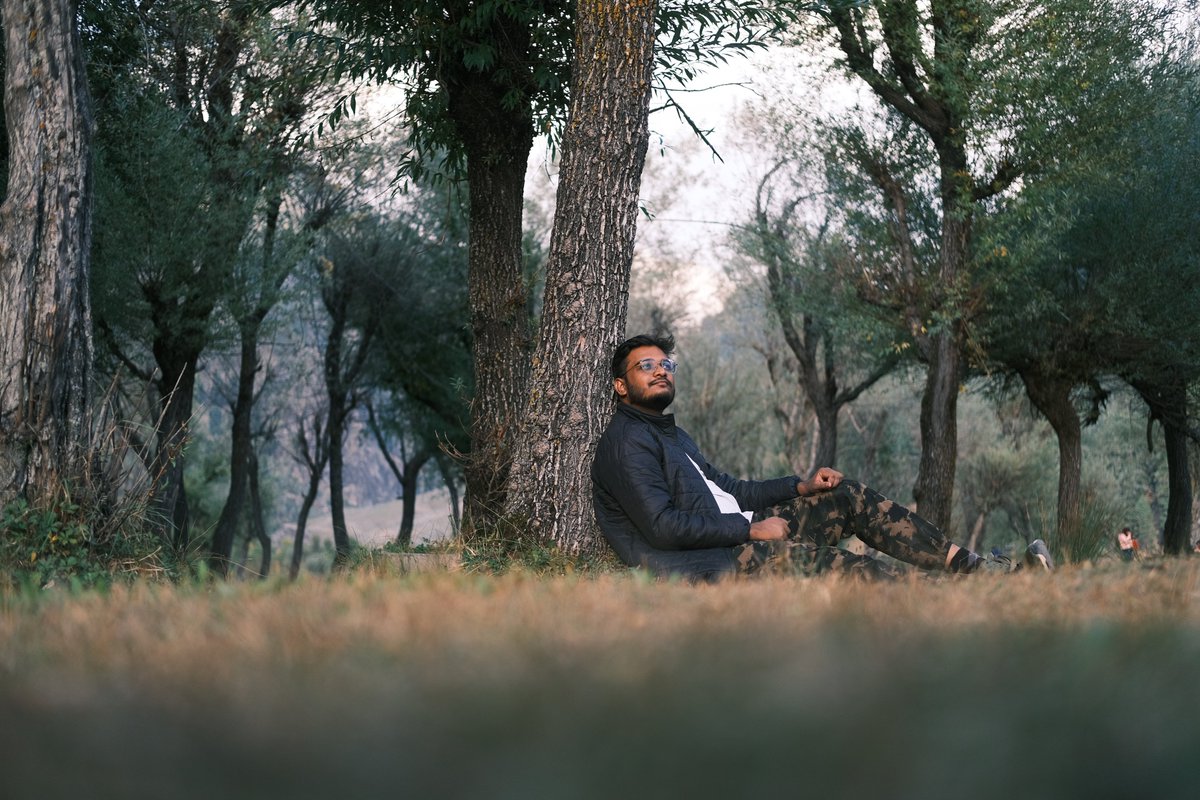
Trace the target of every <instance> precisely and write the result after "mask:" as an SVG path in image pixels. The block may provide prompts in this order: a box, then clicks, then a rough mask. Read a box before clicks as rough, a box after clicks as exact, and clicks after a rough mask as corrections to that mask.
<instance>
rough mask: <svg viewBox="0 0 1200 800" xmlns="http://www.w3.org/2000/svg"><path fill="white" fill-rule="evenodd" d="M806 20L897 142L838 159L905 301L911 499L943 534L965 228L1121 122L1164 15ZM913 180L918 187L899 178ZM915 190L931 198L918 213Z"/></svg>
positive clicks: (962, 318) (882, 11)
mask: <svg viewBox="0 0 1200 800" xmlns="http://www.w3.org/2000/svg"><path fill="white" fill-rule="evenodd" d="M818 15H819V18H820V20H821V25H820V26H819V29H820V32H821V33H822V34H823V35H824V36H826V37H827V38H823V39H821V41H822V42H827V43H829V44H832V45H833V46H834V47H836V49H837V51H838V52H839V53H840V58H841V61H840V64H841V66H843V67H844V68H845V70H846V71H847V72H848V73H849V74H850V75H852V76H854V77H855V78H856V79H857V80H859V81H861V82H862V84H863V85H865V86H866V87H867V88H868V89H869V90H870V91H871V93H872V94H873V95H874V97H875V98H877V100H878V101H879V103H880V106H881V108H882V110H883V112H884V115H885V121H886V122H887V124H888V125H890V126H892V130H893V131H895V132H897V133H898V134H899V135H900V138H901V139H902V140H903V141H905V142H907V143H908V146H906V147H905V148H904V149H902V150H899V151H895V150H893V151H885V150H882V149H879V148H876V147H871V146H865V147H864V146H852V147H849V148H846V149H845V151H844V152H845V154H846V156H847V158H848V159H850V160H851V161H853V162H854V163H855V164H857V165H858V169H859V170H861V172H862V174H863V175H864V176H865V177H867V178H869V179H870V180H871V181H872V182H873V183H874V184H875V186H876V188H877V191H878V193H879V197H880V199H881V200H882V204H883V205H882V208H883V210H884V211H885V213H884V215H883V217H882V219H885V220H886V223H887V224H888V225H889V226H890V230H891V232H892V235H893V238H894V243H893V253H894V254H895V256H894V261H893V265H892V266H893V268H892V269H891V270H889V271H888V272H887V273H885V274H881V275H878V276H873V279H874V280H876V281H878V282H879V285H882V286H886V293H887V294H888V295H895V294H900V295H903V296H904V297H905V299H906V302H905V303H904V304H903V305H904V306H905V313H906V318H905V319H904V320H903V325H904V327H905V328H906V329H907V330H908V331H909V332H910V335H911V336H912V338H913V341H914V342H915V343H916V345H917V348H918V350H919V353H920V355H921V357H922V359H923V360H924V361H926V362H927V363H928V372H927V375H928V378H927V382H926V387H925V393H924V397H923V400H922V405H921V437H922V458H921V464H920V468H919V470H918V475H917V482H916V486H915V487H914V495H915V497H916V499H917V502H918V504H919V506H920V509H921V513H922V515H923V516H925V517H927V518H928V519H930V520H931V521H933V522H935V523H936V524H939V525H942V526H946V525H948V524H949V522H950V511H951V500H952V497H953V487H954V472H955V462H956V450H957V423H956V417H957V414H956V407H957V402H958V394H959V386H960V384H961V383H962V381H963V379H964V377H965V374H966V372H965V363H964V353H965V348H966V345H967V342H968V326H969V324H970V322H971V321H972V318H973V316H974V314H976V313H977V311H978V309H979V308H980V303H981V301H982V294H981V293H982V292H983V291H984V289H985V287H983V286H982V285H981V283H980V281H979V277H978V270H977V269H976V267H975V262H974V256H975V252H974V247H975V223H976V220H977V218H979V217H980V216H981V215H986V214H987V213H990V210H991V209H992V207H993V206H994V204H995V203H996V202H997V201H998V200H999V199H1001V198H1002V196H1004V195H1005V193H1006V192H1009V190H1010V188H1011V187H1012V186H1013V185H1014V183H1016V182H1017V181H1018V180H1020V179H1023V178H1025V177H1027V176H1029V175H1032V174H1034V173H1036V172H1038V171H1040V170H1042V169H1044V168H1045V167H1046V166H1047V165H1048V164H1051V163H1053V162H1054V161H1055V160H1057V159H1060V158H1065V157H1069V156H1070V154H1071V153H1072V152H1075V151H1077V150H1079V149H1080V147H1081V146H1082V145H1084V144H1085V143H1086V140H1087V139H1088V138H1089V137H1090V136H1092V135H1094V134H1096V133H1099V132H1102V131H1104V130H1109V129H1111V127H1112V125H1113V123H1115V122H1117V121H1119V119H1120V118H1121V115H1122V114H1123V113H1125V112H1126V111H1127V110H1128V109H1127V108H1126V107H1124V106H1123V105H1122V104H1121V102H1120V96H1121V89H1122V87H1123V86H1124V85H1126V84H1127V83H1128V81H1127V80H1126V79H1127V78H1129V79H1132V78H1131V76H1130V70H1131V69H1134V68H1135V67H1136V65H1137V64H1138V63H1139V59H1140V58H1141V56H1142V55H1143V53H1144V52H1145V51H1146V46H1147V43H1148V42H1153V41H1155V40H1156V38H1157V37H1158V36H1159V35H1160V32H1161V29H1162V25H1163V20H1164V17H1165V16H1167V12H1165V11H1164V10H1162V9H1160V8H1158V7H1149V6H1145V5H1144V4H1135V3H1124V2H1116V1H1114V2H1104V3H1099V4H1097V3H1093V2H1090V1H1089V2H1071V3H1061V2H1056V3H1034V4H1030V3H1024V2H1015V0H950V2H935V3H932V4H928V5H927V4H924V3H919V2H916V1H915V0H904V1H903V2H884V1H883V0H879V1H878V2H867V3H860V2H829V3H824V4H822V6H821V8H820V10H819V11H818ZM1134 71H1136V70H1134ZM848 134H849V135H848V136H847V137H845V138H843V139H842V141H843V142H848V143H850V144H851V145H858V144H861V143H864V142H865V143H869V141H870V136H869V131H868V130H867V129H866V128H865V127H860V128H858V129H857V130H849V131H848ZM914 170H915V174H916V175H918V176H920V177H919V180H917V181H916V182H908V181H904V180H901V179H900V173H901V172H904V171H914ZM927 187H929V188H928V194H929V199H928V201H927V202H925V203H918V202H917V201H916V198H915V196H916V195H918V194H920V193H923V192H925V191H926V190H927ZM920 205H926V206H927V207H928V208H930V209H932V210H933V212H934V213H935V215H936V223H937V230H936V233H935V234H934V236H935V238H934V239H933V240H932V241H931V242H929V244H932V245H933V247H932V251H933V257H931V258H929V259H928V260H926V259H918V258H914V257H913V256H914V254H916V253H919V252H920V251H921V250H922V249H923V248H924V246H925V244H926V243H925V242H922V241H921V240H920V238H919V237H917V236H916V235H915V232H916V231H918V230H919V228H918V226H916V225H912V224H906V222H907V219H906V214H907V213H908V210H909V209H911V208H914V207H919V206H920Z"/></svg>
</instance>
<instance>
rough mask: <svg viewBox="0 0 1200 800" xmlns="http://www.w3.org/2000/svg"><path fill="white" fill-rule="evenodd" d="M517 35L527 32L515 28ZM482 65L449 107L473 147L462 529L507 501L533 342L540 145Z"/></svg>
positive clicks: (493, 514)
mask: <svg viewBox="0 0 1200 800" xmlns="http://www.w3.org/2000/svg"><path fill="white" fill-rule="evenodd" d="M511 34H512V35H514V36H525V37H528V31H527V30H524V29H522V28H517V29H515V30H513V31H512V32H511ZM507 91H508V90H507V89H505V88H504V87H503V86H501V85H499V84H497V83H496V82H494V81H492V80H491V79H490V78H489V77H488V76H486V75H482V74H480V73H478V72H467V73H465V74H460V75H457V76H455V77H454V78H451V79H449V80H448V82H447V94H448V97H449V110H450V115H451V117H452V118H453V119H454V121H455V125H456V127H457V129H458V133H459V136H460V138H461V139H462V142H463V144H464V147H465V149H466V159H467V185H468V191H469V199H470V212H469V214H470V216H469V219H468V226H469V234H468V238H469V247H468V252H467V259H468V276H467V287H468V295H469V303H470V310H471V330H472V335H473V356H474V373H475V376H474V377H475V386H474V393H473V399H472V402H471V452H470V453H469V454H468V457H467V459H466V463H465V465H464V470H463V474H464V477H465V478H466V484H467V488H466V501H465V508H464V513H463V516H464V520H463V532H464V534H465V535H467V536H471V535H472V534H473V533H474V532H476V531H482V530H484V529H487V528H488V527H489V526H490V525H491V523H492V522H493V521H494V520H495V519H496V518H497V517H498V515H499V513H500V510H501V508H502V507H503V503H504V488H505V483H506V481H507V478H508V470H509V466H510V464H511V462H512V452H511V448H512V443H513V438H514V436H515V434H516V430H517V426H518V424H519V421H520V418H521V410H522V408H523V406H524V402H525V396H526V390H527V387H528V380H529V354H530V346H531V342H532V336H531V320H530V317H529V311H528V295H529V289H528V287H527V285H526V281H525V267H524V264H525V253H524V248H523V246H522V235H523V232H522V227H521V224H522V219H523V215H524V202H525V200H524V193H525V170H526V167H527V166H528V163H529V151H530V149H531V148H532V147H533V116H532V111H531V110H530V109H529V108H528V106H527V104H523V105H522V106H521V107H520V108H516V109H511V110H510V109H508V107H507V104H506V102H505V100H504V95H505V93H506V92H507Z"/></svg>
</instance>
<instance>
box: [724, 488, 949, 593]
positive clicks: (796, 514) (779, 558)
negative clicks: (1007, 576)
mask: <svg viewBox="0 0 1200 800" xmlns="http://www.w3.org/2000/svg"><path fill="white" fill-rule="evenodd" d="M761 516H766V517H770V516H774V517H782V518H783V519H785V520H787V524H788V536H787V539H786V540H783V541H779V542H747V543H746V544H743V545H740V546H739V547H738V548H737V551H736V556H737V560H738V572H739V573H741V574H744V575H753V574H758V573H765V572H783V573H800V574H806V575H812V574H815V573H819V572H826V571H828V570H837V571H840V572H845V573H849V574H853V575H858V576H861V577H864V578H889V577H894V576H896V575H898V574H899V570H898V569H896V568H895V567H893V566H889V565H888V564H885V563H884V562H882V561H880V560H879V559H877V558H872V557H871V556H868V555H859V554H857V553H851V552H849V551H847V550H843V549H842V548H840V547H838V543H839V542H841V541H842V540H843V539H846V538H847V537H849V536H851V535H854V536H857V537H858V538H859V539H860V540H862V542H863V543H864V544H866V545H867V546H868V547H871V548H874V549H875V550H878V551H879V552H881V553H886V554H887V555H889V556H892V557H893V558H895V559H897V560H899V561H903V562H905V563H907V564H912V565H914V566H917V567H920V568H921V569H926V570H944V569H945V565H946V556H947V554H948V553H949V552H950V547H951V544H952V542H951V541H950V540H949V539H947V538H946V537H945V535H944V534H943V533H942V532H941V531H940V530H938V529H937V528H936V527H935V526H934V525H933V524H932V523H930V522H928V521H926V520H924V519H922V518H921V517H919V516H917V515H916V514H915V513H914V512H912V511H909V510H908V509H907V508H905V507H904V506H902V505H900V504H899V503H895V502H893V501H891V500H889V499H887V498H886V497H884V496H883V495H881V494H880V493H879V492H877V491H875V490H874V489H870V488H868V487H866V486H863V485H862V484H860V483H857V482H855V481H849V480H844V481H842V482H841V484H839V485H838V487H837V488H836V489H832V490H830V491H828V492H818V493H817V494H812V495H808V496H805V497H798V498H796V499H795V500H794V501H791V502H789V503H786V504H784V505H781V506H775V507H774V508H772V509H771V510H770V511H769V512H768V513H766V514H764V515H761Z"/></svg>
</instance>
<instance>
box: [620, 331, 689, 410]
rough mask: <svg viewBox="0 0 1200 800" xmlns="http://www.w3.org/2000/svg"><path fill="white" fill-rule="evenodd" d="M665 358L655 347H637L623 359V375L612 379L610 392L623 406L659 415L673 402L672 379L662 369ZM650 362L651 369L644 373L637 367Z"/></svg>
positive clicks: (673, 379)
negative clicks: (611, 391) (619, 399)
mask: <svg viewBox="0 0 1200 800" xmlns="http://www.w3.org/2000/svg"><path fill="white" fill-rule="evenodd" d="M666 357H667V354H666V353H664V352H663V351H662V350H660V349H659V348H657V347H637V348H634V349H633V350H632V351H631V352H630V353H629V357H628V358H626V359H625V375H624V376H622V377H620V378H613V390H614V391H615V392H616V393H617V396H618V397H620V398H621V402H622V403H629V405H631V406H633V407H634V408H637V409H640V410H642V411H648V412H650V413H651V414H661V413H662V412H663V410H665V409H666V407H667V406H669V405H671V401H673V400H674V399H675V376H674V375H672V374H671V373H669V372H667V371H666V370H665V369H663V366H662V361H663V359H665V358H666ZM646 360H649V361H651V362H653V368H652V369H649V370H643V369H642V368H641V367H640V366H639V364H640V363H641V362H643V361H646Z"/></svg>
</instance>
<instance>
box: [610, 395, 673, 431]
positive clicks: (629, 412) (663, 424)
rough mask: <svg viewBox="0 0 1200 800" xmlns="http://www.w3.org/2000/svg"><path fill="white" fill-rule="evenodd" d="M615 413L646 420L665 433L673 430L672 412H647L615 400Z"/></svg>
mask: <svg viewBox="0 0 1200 800" xmlns="http://www.w3.org/2000/svg"><path fill="white" fill-rule="evenodd" d="M617 413H618V414H624V415H625V416H627V417H631V418H633V419H636V420H641V421H642V422H648V423H650V424H651V425H653V426H655V427H656V428H659V429H661V430H662V431H664V432H666V433H672V432H674V430H675V415H674V414H648V413H646V412H645V411H641V410H639V409H636V408H634V407H633V406H631V405H629V404H628V403H622V402H620V401H618V402H617Z"/></svg>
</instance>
